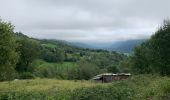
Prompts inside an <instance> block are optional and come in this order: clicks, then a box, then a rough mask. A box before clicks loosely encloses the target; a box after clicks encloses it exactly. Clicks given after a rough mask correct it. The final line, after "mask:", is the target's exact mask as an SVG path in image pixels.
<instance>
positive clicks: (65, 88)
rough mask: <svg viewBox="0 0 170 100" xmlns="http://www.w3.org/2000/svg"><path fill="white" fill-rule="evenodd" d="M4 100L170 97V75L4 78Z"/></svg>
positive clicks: (167, 99)
mask: <svg viewBox="0 0 170 100" xmlns="http://www.w3.org/2000/svg"><path fill="white" fill-rule="evenodd" d="M0 91H1V92H0V99H1V100H4V99H5V100H170V78H169V77H161V76H153V75H138V76H133V77H131V78H129V79H128V80H122V81H114V82H113V83H109V84H101V83H93V82H90V81H67V80H55V79H35V80H18V81H12V82H0Z"/></svg>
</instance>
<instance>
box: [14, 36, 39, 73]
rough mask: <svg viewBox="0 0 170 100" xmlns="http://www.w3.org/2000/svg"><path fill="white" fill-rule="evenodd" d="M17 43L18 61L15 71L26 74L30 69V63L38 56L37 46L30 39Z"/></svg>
mask: <svg viewBox="0 0 170 100" xmlns="http://www.w3.org/2000/svg"><path fill="white" fill-rule="evenodd" d="M18 43H19V44H20V46H19V48H18V51H19V53H20V59H19V62H18V63H17V66H16V70H17V71H18V72H27V71H29V69H30V68H31V63H32V62H33V61H34V60H35V59H37V58H38V56H39V52H40V50H39V46H38V43H37V42H36V41H33V40H31V39H21V40H19V41H18Z"/></svg>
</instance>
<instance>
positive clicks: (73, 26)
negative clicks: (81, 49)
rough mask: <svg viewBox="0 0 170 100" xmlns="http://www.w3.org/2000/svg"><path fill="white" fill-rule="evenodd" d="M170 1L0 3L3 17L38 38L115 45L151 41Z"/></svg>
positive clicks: (5, 0) (37, 0) (21, 0)
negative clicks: (135, 40)
mask: <svg viewBox="0 0 170 100" xmlns="http://www.w3.org/2000/svg"><path fill="white" fill-rule="evenodd" d="M169 5H170V0H0V16H1V19H3V20H5V21H10V22H12V24H14V25H15V31H21V32H22V33H24V34H26V35H28V36H30V37H36V38H47V39H60V40H67V41H78V42H112V41H120V40H129V39H143V38H149V37H150V36H151V34H153V33H154V31H155V30H156V29H157V27H158V26H159V25H160V24H161V23H162V21H163V19H165V18H168V17H170V11H169V10H170V6H169Z"/></svg>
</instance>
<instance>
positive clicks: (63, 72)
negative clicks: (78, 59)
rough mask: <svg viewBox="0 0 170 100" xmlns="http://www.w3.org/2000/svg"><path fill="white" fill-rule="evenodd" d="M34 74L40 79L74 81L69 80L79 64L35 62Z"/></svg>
mask: <svg viewBox="0 0 170 100" xmlns="http://www.w3.org/2000/svg"><path fill="white" fill-rule="evenodd" d="M33 67H34V71H33V73H34V74H35V75H36V76H38V77H42V78H43V77H45V78H58V79H73V78H69V77H70V76H72V74H70V73H71V72H72V70H75V69H77V64H76V63H73V62H63V63H48V62H45V61H43V60H35V61H34V62H33Z"/></svg>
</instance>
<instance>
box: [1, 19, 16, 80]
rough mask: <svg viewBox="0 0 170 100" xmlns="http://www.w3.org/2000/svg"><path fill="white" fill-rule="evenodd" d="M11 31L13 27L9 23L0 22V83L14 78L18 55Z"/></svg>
mask: <svg viewBox="0 0 170 100" xmlns="http://www.w3.org/2000/svg"><path fill="white" fill-rule="evenodd" d="M13 29H14V26H13V25H11V23H7V22H3V21H1V20H0V81H4V80H11V79H13V78H14V77H15V76H14V75H15V66H16V63H17V60H18V53H17V52H16V48H17V43H16V41H15V38H14V32H13Z"/></svg>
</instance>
